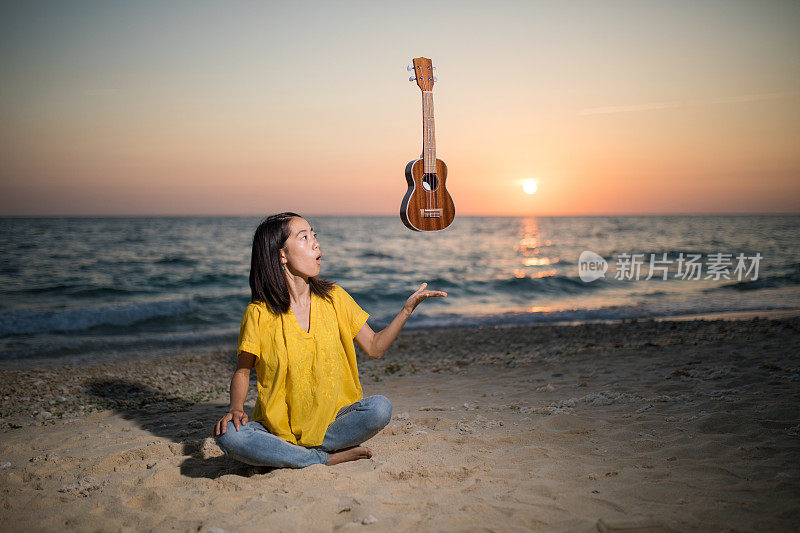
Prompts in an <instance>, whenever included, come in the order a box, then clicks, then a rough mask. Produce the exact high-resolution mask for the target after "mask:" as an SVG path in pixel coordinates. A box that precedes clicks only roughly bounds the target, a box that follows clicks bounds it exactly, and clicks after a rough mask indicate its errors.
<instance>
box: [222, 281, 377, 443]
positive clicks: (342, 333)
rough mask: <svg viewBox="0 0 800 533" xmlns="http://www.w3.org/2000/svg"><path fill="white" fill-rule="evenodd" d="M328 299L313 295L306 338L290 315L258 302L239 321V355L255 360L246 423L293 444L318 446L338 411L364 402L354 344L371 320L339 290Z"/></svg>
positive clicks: (292, 314)
mask: <svg viewBox="0 0 800 533" xmlns="http://www.w3.org/2000/svg"><path fill="white" fill-rule="evenodd" d="M331 297H332V299H333V303H331V302H329V301H328V300H326V299H324V298H321V297H319V296H317V295H316V294H314V293H313V292H312V293H311V319H310V321H309V331H308V332H306V331H305V330H304V329H303V328H301V327H300V324H299V323H298V322H297V318H296V317H295V315H294V313H293V312H292V311H291V309H290V310H289V311H288V312H286V313H283V314H281V315H276V314H274V313H273V312H272V311H270V309H269V308H268V307H267V305H266V304H265V303H263V302H260V301H258V302H251V303H250V304H248V306H247V308H246V309H245V311H244V317H243V318H242V325H241V328H240V330H239V349H238V352H242V351H245V352H250V353H252V354H253V355H255V356H257V358H256V362H255V369H256V374H257V378H258V398H257V399H256V405H255V408H254V409H253V415H252V416H251V417H250V419H251V420H255V421H256V422H260V423H261V424H263V425H264V427H266V428H267V430H268V431H269V432H270V433H272V434H273V435H277V436H278V437H280V438H282V439H284V440H286V441H288V442H291V443H292V444H299V445H301V446H307V447H308V446H318V445H320V444H322V440H323V438H324V437H325V431H326V430H327V429H328V426H329V425H330V424H331V423H332V422H333V420H334V419H335V418H336V413H337V412H339V409H341V408H342V407H344V406H346V405H350V404H351V403H354V402H357V401H358V400H360V399H362V398H363V397H364V393H363V391H362V390H361V383H360V382H359V379H358V367H357V366H356V352H355V347H354V345H353V338H354V337H355V336H356V334H357V333H358V332H359V330H360V329H361V327H362V326H363V325H364V323H365V322H366V321H367V318H369V314H368V313H367V312H366V311H364V310H363V309H361V307H359V306H358V304H357V303H356V302H355V300H353V298H352V297H351V296H350V295H349V294H347V292H346V291H345V290H344V289H343V288H341V287H339V286H338V285H334V287H333V291H332V292H331ZM238 352H237V353H238Z"/></svg>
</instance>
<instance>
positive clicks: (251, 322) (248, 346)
mask: <svg viewBox="0 0 800 533" xmlns="http://www.w3.org/2000/svg"><path fill="white" fill-rule="evenodd" d="M260 317H261V309H259V308H258V306H257V305H255V304H252V303H251V304H249V305H248V306H247V308H246V309H245V310H244V316H243V317H242V325H241V327H240V328H239V348H238V349H237V350H236V355H239V352H250V353H251V354H253V355H255V356H256V357H261V330H260V328H259V318H260Z"/></svg>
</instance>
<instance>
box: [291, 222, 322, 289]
mask: <svg viewBox="0 0 800 533" xmlns="http://www.w3.org/2000/svg"><path fill="white" fill-rule="evenodd" d="M281 263H283V264H284V265H285V266H286V268H287V269H288V270H289V273H290V274H292V275H295V276H302V277H304V278H309V277H314V276H317V275H318V274H319V269H320V265H322V250H320V248H319V243H318V242H317V234H316V233H314V230H313V229H312V228H311V226H310V225H309V223H308V222H307V221H306V219H304V218H299V217H295V218H293V219H291V220H290V221H289V238H288V239H286V242H285V243H284V245H283V248H281Z"/></svg>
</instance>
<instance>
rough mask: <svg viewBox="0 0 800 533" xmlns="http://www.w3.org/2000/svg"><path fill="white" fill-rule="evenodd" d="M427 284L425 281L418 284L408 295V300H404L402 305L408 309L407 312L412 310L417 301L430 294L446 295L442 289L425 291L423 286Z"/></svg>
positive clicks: (428, 296)
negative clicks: (412, 292) (415, 289)
mask: <svg viewBox="0 0 800 533" xmlns="http://www.w3.org/2000/svg"><path fill="white" fill-rule="evenodd" d="M427 286H428V284H427V283H423V284H422V285H420V286H419V289H417V292H415V293H414V294H412V295H411V296H409V297H408V300H406V304H405V305H404V306H403V307H404V308H405V309H406V310H408V312H409V314H410V313H412V312H414V309H415V308H416V307H417V306H418V305H419V303H420V302H421V301H422V300H425V299H426V298H430V297H431V296H447V293H446V292H444V291H426V290H425V287H427Z"/></svg>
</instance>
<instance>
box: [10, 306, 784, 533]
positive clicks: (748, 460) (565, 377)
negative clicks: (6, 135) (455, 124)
mask: <svg viewBox="0 0 800 533" xmlns="http://www.w3.org/2000/svg"><path fill="white" fill-rule="evenodd" d="M360 357H361V359H360V369H361V380H362V385H363V388H364V393H365V395H367V396H368V395H372V394H382V395H385V396H387V397H388V398H389V399H390V400H391V401H392V403H393V406H394V408H393V415H392V421H391V423H390V424H389V425H388V426H387V427H386V428H385V429H384V430H383V431H382V432H381V433H380V434H379V435H377V436H376V437H374V438H373V439H371V440H370V441H368V443H367V444H368V445H369V446H370V447H371V448H372V449H373V451H374V452H375V455H374V457H372V458H371V459H368V460H360V461H356V462H350V463H344V464H340V465H336V466H333V467H328V466H324V465H317V466H312V467H309V468H306V469H301V470H290V469H276V470H271V471H268V472H265V473H258V472H256V470H255V469H254V468H252V467H249V466H246V465H242V464H241V463H236V462H234V461H232V460H229V459H227V458H226V457H224V455H223V454H222V452H221V451H220V449H219V448H218V447H217V446H216V444H215V443H214V440H213V438H211V437H210V435H211V432H212V428H213V425H214V423H215V422H216V420H218V419H219V417H220V416H221V415H222V414H223V413H224V412H225V410H226V406H227V401H228V384H229V380H230V376H231V372H232V370H233V365H234V354H233V349H231V350H223V351H217V352H212V353H197V354H189V355H183V356H179V357H170V358H159V357H158V354H149V355H148V357H147V358H146V359H142V360H137V361H129V362H117V363H108V362H107V363H102V364H89V365H85V364H84V365H61V366H57V365H55V366H50V367H42V366H39V367H37V368H33V369H21V368H12V367H10V366H8V367H6V368H4V369H3V370H2V372H3V380H2V385H0V387H2V390H1V391H0V399H2V432H3V438H2V444H0V479H1V480H2V482H1V483H0V486H2V506H0V509H1V510H0V520H2V523H3V529H4V530H7V531H30V530H36V531H61V530H70V531H203V532H205V531H217V532H218V531H221V530H224V531H231V532H235V531H253V530H256V531H261V530H265V531H300V530H302V531H332V530H336V531H352V530H365V531H369V530H374V531H410V530H426V531H531V530H533V531H586V532H588V531H598V530H600V531H647V532H656V531H796V530H798V528H800V526H799V525H798V524H800V466H798V465H800V416H799V415H798V413H799V412H800V409H799V407H800V318H797V317H782V318H778V319H764V318H755V319H753V318H750V319H742V320H683V321H639V322H625V323H616V324H584V325H558V326H556V325H553V326H537V327H477V328H470V329H443V330H421V331H410V332H403V333H402V334H401V336H400V337H399V338H398V340H397V341H396V342H395V344H394V345H393V346H392V348H391V349H390V350H389V352H388V353H387V354H386V355H385V356H384V357H383V358H382V359H381V360H375V361H373V360H370V359H369V358H367V357H366V356H365V355H363V354H360ZM254 393H255V385H254V384H253V385H252V388H251V393H250V396H249V397H248V401H247V403H246V405H247V409H248V410H250V409H252V405H253V400H254V396H253V395H254Z"/></svg>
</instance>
